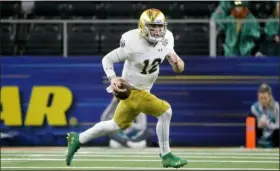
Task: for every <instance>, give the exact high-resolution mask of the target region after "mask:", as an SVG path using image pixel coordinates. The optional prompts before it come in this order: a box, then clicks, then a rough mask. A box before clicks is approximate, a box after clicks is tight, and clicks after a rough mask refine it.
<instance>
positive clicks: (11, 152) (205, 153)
mask: <svg viewBox="0 0 280 171" xmlns="http://www.w3.org/2000/svg"><path fill="white" fill-rule="evenodd" d="M65 150H66V149H65ZM201 151H202V150H201ZM63 153H65V151H18V152H16V151H5V152H4V151H1V155H2V154H63ZM104 153H108V154H109V153H111V154H140V155H143V154H147V155H155V154H159V151H156V152H146V151H143V152H139V151H127V152H124V151H114V150H109V151H78V152H77V154H104ZM174 154H178V155H214V156H217V155H232V156H233V155H238V156H252V155H253V156H278V157H279V153H261V152H259V153H242V152H230V153H226V152H187V151H186V152H183V151H181V152H174Z"/></svg>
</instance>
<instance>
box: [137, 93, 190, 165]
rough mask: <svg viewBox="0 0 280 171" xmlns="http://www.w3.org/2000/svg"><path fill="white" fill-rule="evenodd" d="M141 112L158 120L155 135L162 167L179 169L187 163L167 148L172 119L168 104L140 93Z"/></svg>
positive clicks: (150, 95) (148, 94) (147, 94)
mask: <svg viewBox="0 0 280 171" xmlns="http://www.w3.org/2000/svg"><path fill="white" fill-rule="evenodd" d="M142 97H143V99H142V103H141V105H140V106H141V109H140V110H141V112H143V113H148V114H151V115H152V116H154V117H157V118H158V122H157V126H156V133H157V136H158V141H159V146H160V151H161V154H160V156H161V158H162V163H163V166H164V167H181V166H184V165H186V164H187V161H186V160H184V159H181V158H179V157H177V156H175V155H173V154H172V153H171V150H170V146H169V127H170V121H171V117H172V109H171V106H170V105H169V103H168V102H166V101H164V100H161V99H159V98H157V97H156V96H155V95H153V94H150V93H148V92H143V93H142Z"/></svg>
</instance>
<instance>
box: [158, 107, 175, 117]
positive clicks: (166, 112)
mask: <svg viewBox="0 0 280 171" xmlns="http://www.w3.org/2000/svg"><path fill="white" fill-rule="evenodd" d="M171 117H172V109H171V108H168V109H167V110H166V111H165V112H164V113H163V114H162V115H160V116H159V117H158V118H164V119H171Z"/></svg>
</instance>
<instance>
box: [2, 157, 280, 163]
mask: <svg viewBox="0 0 280 171" xmlns="http://www.w3.org/2000/svg"><path fill="white" fill-rule="evenodd" d="M1 161H65V159H63V158H60V159H53V158H44V159H41V158H40V159H38V158H35V159H32V158H2V159H1ZM75 161H80V162H88V161H91V162H94V161H104V162H113V161H114V162H160V161H161V160H159V159H158V160H139V159H138V160H128V159H123V160H120V159H119V160H116V159H75ZM188 161H189V162H192V163H279V161H263V160H251V161H250V160H188Z"/></svg>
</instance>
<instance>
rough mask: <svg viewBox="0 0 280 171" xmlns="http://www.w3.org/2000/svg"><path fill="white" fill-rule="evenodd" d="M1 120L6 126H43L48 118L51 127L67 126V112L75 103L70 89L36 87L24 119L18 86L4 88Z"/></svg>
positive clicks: (33, 89)
mask: <svg viewBox="0 0 280 171" xmlns="http://www.w3.org/2000/svg"><path fill="white" fill-rule="evenodd" d="M0 94H1V108H2V110H1V120H3V122H4V124H5V125H6V126H23V125H24V126H42V125H43V124H44V120H45V118H46V120H47V123H48V124H49V125H51V126H66V125H67V117H66V114H67V110H68V109H69V108H70V106H71V105H72V102H73V95H72V92H71V90H70V89H68V88H67V87H63V86H34V87H33V88H32V92H31V95H30V99H29V104H28V109H27V111H26V115H25V118H24V119H23V117H22V116H23V113H22V108H21V105H22V102H21V100H20V89H19V87H18V86H3V87H1V90H0Z"/></svg>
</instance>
